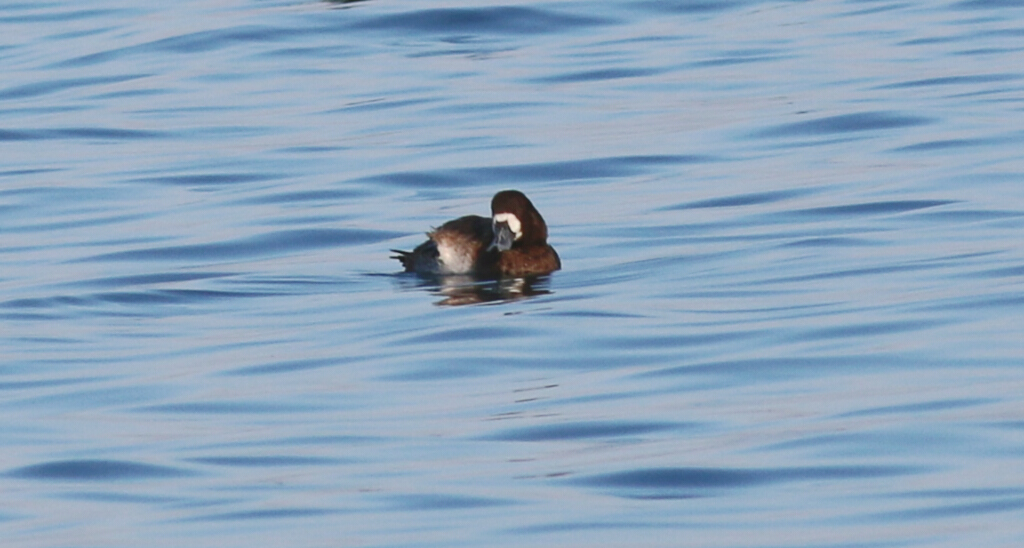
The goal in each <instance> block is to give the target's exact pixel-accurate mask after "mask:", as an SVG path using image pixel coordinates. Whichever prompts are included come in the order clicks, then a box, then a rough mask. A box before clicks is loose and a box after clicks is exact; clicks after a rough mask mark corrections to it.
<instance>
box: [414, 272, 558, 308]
mask: <svg viewBox="0 0 1024 548" xmlns="http://www.w3.org/2000/svg"><path fill="white" fill-rule="evenodd" d="M402 278H405V279H404V280H403V281H402V285H403V287H406V288H408V289H413V288H416V289H424V290H426V291H429V292H430V293H432V294H434V295H438V296H441V297H443V298H442V299H441V300H439V301H437V302H435V303H434V304H436V305H438V306H462V305H467V304H480V303H493V302H511V301H518V300H521V299H527V298H529V297H534V296H536V295H547V294H550V293H551V291H550V290H549V289H548V287H549V285H550V282H551V280H550V277H549V276H530V277H527V278H502V279H499V280H480V279H477V278H473V277H472V276H437V277H434V278H418V277H412V276H408V277H407V276H404V275H403V276H402Z"/></svg>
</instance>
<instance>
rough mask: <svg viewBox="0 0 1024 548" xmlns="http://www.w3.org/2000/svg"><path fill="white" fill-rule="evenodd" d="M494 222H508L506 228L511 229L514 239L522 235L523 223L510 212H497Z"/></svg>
mask: <svg viewBox="0 0 1024 548" xmlns="http://www.w3.org/2000/svg"><path fill="white" fill-rule="evenodd" d="M494 222H496V223H506V224H508V229H509V230H511V231H512V234H515V236H516V237H515V239H516V240H518V239H519V238H521V237H522V236H523V225H522V223H520V222H519V217H516V216H515V215H514V214H512V213H498V214H497V215H495V216H494Z"/></svg>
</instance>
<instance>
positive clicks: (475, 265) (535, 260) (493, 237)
mask: <svg viewBox="0 0 1024 548" xmlns="http://www.w3.org/2000/svg"><path fill="white" fill-rule="evenodd" d="M391 251H392V252H393V253H395V255H392V256H391V258H392V259H398V261H399V262H401V263H402V267H403V268H404V270H405V272H414V273H416V274H418V275H420V276H427V277H433V276H445V275H463V276H473V277H476V278H485V279H491V278H522V277H527V276H539V275H544V274H550V273H551V272H554V271H556V270H559V269H561V268H562V261H561V259H559V257H558V253H556V252H555V248H553V247H551V245H549V244H548V225H547V224H546V223H545V222H544V217H541V215H540V212H539V211H537V208H536V207H534V205H533V202H531V201H530V199H529V198H527V197H526V195H525V194H523V193H522V192H520V191H518V190H502V191H501V192H498V193H497V194H495V195H494V198H492V199H491V217H490V218H489V219H488V218H487V217H481V216H479V215H466V216H464V217H459V218H458V219H453V220H451V221H448V222H446V223H444V224H443V225H441V226H440V227H437V228H435V229H433V230H431V231H430V232H428V233H427V241H425V242H423V243H422V244H420V245H418V246H416V248H415V249H413V250H412V251H402V250H398V249H392V250H391Z"/></svg>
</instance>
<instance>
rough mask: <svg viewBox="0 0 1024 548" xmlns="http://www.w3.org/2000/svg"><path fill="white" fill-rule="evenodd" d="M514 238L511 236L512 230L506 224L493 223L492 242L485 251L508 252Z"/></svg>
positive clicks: (513, 235)
mask: <svg viewBox="0 0 1024 548" xmlns="http://www.w3.org/2000/svg"><path fill="white" fill-rule="evenodd" d="M515 238H516V237H515V234H513V233H512V229H511V228H509V227H508V223H505V222H501V223H494V241H492V242H491V245H490V247H488V248H487V251H492V250H495V249H497V250H498V251H508V250H509V249H511V248H512V242H514V241H515Z"/></svg>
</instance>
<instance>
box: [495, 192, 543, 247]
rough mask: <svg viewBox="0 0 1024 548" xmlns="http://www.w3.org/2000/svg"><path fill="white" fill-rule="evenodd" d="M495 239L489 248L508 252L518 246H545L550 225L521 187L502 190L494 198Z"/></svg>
mask: <svg viewBox="0 0 1024 548" xmlns="http://www.w3.org/2000/svg"><path fill="white" fill-rule="evenodd" d="M491 223H492V225H493V228H494V241H492V242H491V245H490V247H488V250H492V249H497V250H498V251H508V250H509V249H512V246H515V245H532V244H540V245H544V244H546V243H547V241H548V226H547V224H545V223H544V218H543V217H541V216H540V213H539V212H538V211H537V208H535V207H533V203H532V202H530V199H529V198H527V197H526V195H525V194H523V193H522V192H519V191H518V190H502V191H501V192H499V193H497V194H495V195H494V198H493V199H492V200H491Z"/></svg>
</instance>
